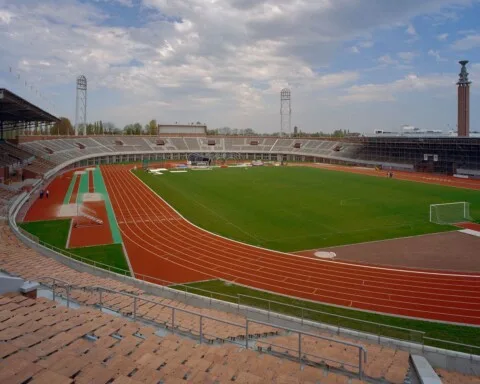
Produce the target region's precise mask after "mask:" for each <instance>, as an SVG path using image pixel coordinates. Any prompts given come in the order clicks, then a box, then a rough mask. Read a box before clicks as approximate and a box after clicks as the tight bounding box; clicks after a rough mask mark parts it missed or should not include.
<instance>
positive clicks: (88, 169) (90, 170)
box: [85, 167, 95, 172]
mask: <svg viewBox="0 0 480 384" xmlns="http://www.w3.org/2000/svg"><path fill="white" fill-rule="evenodd" d="M85 170H86V171H88V172H92V171H94V170H95V167H93V168H92V167H90V168H86V169H85Z"/></svg>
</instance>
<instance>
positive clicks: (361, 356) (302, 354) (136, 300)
mask: <svg viewBox="0 0 480 384" xmlns="http://www.w3.org/2000/svg"><path fill="white" fill-rule="evenodd" d="M39 280H40V282H42V284H43V285H44V286H45V287H48V288H50V289H51V290H52V295H53V300H56V298H57V296H61V290H62V289H64V290H65V300H66V304H67V308H69V307H70V303H73V302H75V301H74V300H72V297H71V295H72V291H74V290H80V291H82V292H90V293H92V296H93V297H97V298H98V299H97V303H96V304H93V305H94V306H96V307H97V308H99V309H100V310H101V309H102V308H106V309H109V310H112V311H115V312H118V313H121V314H122V315H123V316H125V317H130V318H131V319H132V320H133V321H142V320H143V321H146V322H148V323H154V324H156V325H158V326H165V327H166V328H167V329H170V331H171V332H172V333H175V332H176V331H180V332H182V325H181V324H180V323H179V322H178V323H177V322H176V320H175V319H176V317H178V316H176V315H177V313H183V314H187V315H189V316H192V317H197V318H198V334H196V333H195V330H194V329H192V328H185V329H184V330H183V333H188V334H190V335H191V336H194V337H197V338H198V340H199V342H200V344H202V343H203V342H204V341H205V340H206V339H207V340H212V338H211V337H214V338H215V340H222V341H226V342H230V343H234V344H240V345H242V346H244V347H245V348H246V349H251V348H250V345H249V340H250V339H251V338H254V337H255V336H254V335H252V334H250V332H249V330H250V329H251V324H261V325H264V326H265V327H270V328H273V329H282V330H284V331H286V332H288V333H289V334H290V333H297V334H298V349H297V350H296V351H297V354H296V360H297V361H298V362H299V363H300V364H303V363H310V362H315V363H317V364H318V363H325V362H334V363H336V364H339V365H341V366H342V367H352V368H355V369H356V370H357V373H358V377H359V378H360V379H362V378H363V374H364V370H363V364H364V363H365V362H366V361H367V350H366V348H365V347H364V346H363V345H360V344H354V343H349V342H346V341H342V340H336V339H333V338H330V337H326V336H321V335H316V334H313V333H309V332H304V331H301V330H297V329H293V328H288V327H284V326H279V325H276V324H272V323H268V322H263V321H259V320H253V319H249V318H245V324H239V323H235V322H232V321H227V320H222V319H218V318H215V317H212V316H208V315H205V314H202V313H198V312H195V311H190V310H187V309H183V308H178V307H175V306H172V305H169V304H163V303H158V302H156V301H154V300H150V299H147V298H143V297H141V296H138V295H134V294H131V293H127V292H120V291H116V290H114V289H110V288H105V287H99V286H96V287H82V286H78V285H74V284H70V283H68V282H66V281H63V280H60V279H57V278H55V277H50V276H46V277H42V278H40V279H39ZM44 280H50V281H51V282H52V283H51V284H48V283H46V282H45V281H44ZM59 289H60V292H59ZM94 293H98V296H96V295H95V294H94ZM104 294H112V295H120V296H122V297H127V298H130V299H132V304H131V305H132V311H129V312H127V313H125V307H123V308H121V309H120V311H119V309H118V308H115V307H114V306H112V307H109V306H108V305H106V303H105V300H104V299H105V297H104ZM75 303H76V302H75ZM90 303H91V301H90ZM146 303H149V304H154V305H156V306H160V307H162V308H167V309H168V310H171V315H170V317H169V318H167V320H166V321H165V322H163V323H159V322H157V321H156V320H155V319H151V318H148V317H146V316H144V315H141V314H140V313H139V311H138V309H139V306H140V305H142V304H146ZM150 309H151V308H150ZM205 320H209V321H213V322H218V323H221V324H226V325H228V326H232V327H236V328H240V329H241V330H242V332H241V335H242V336H241V339H242V340H241V342H239V341H238V340H237V338H238V336H234V337H231V336H229V337H228V338H221V337H218V336H215V335H213V334H208V333H206V332H205V326H204V321H205ZM306 336H308V337H311V338H315V339H319V340H325V341H328V342H330V343H337V344H340V345H342V346H348V347H353V348H356V349H358V364H352V363H350V362H348V361H342V360H334V359H331V358H329V357H328V356H320V355H316V354H312V353H309V352H306V351H305V350H304V349H303V348H302V346H303V339H304V337H306ZM264 340H266V339H264ZM264 343H266V342H265V341H264ZM266 344H269V345H271V346H276V345H275V344H273V343H266ZM278 347H281V348H285V347H283V346H278ZM286 349H290V348H286ZM290 350H293V349H290ZM308 356H310V357H313V358H316V359H318V360H312V359H308V358H307V357H308ZM289 357H292V356H290V355H289Z"/></svg>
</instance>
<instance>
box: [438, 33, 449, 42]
mask: <svg viewBox="0 0 480 384" xmlns="http://www.w3.org/2000/svg"><path fill="white" fill-rule="evenodd" d="M447 39H448V33H441V34H440V35H437V40H438V41H445V40H447Z"/></svg>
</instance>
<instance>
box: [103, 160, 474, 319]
mask: <svg viewBox="0 0 480 384" xmlns="http://www.w3.org/2000/svg"><path fill="white" fill-rule="evenodd" d="M130 169H131V166H123V165H120V166H119V165H113V166H102V173H103V176H104V180H105V184H106V186H107V190H108V193H109V195H110V198H111V202H112V205H113V209H114V211H115V216H116V218H117V221H118V223H119V227H120V231H121V233H122V236H123V241H124V244H125V247H126V249H127V253H128V256H129V259H130V262H131V264H132V268H133V270H134V272H135V273H136V274H144V275H148V276H153V277H156V278H159V279H165V280H167V281H172V282H188V281H195V280H205V279H211V278H223V279H226V280H230V281H233V282H236V283H240V284H245V285H249V286H252V287H255V288H260V289H265V290H269V291H273V292H278V293H282V294H287V295H291V296H296V297H301V298H305V299H310V300H315V301H321V302H324V303H331V304H335V305H341V306H345V307H352V308H357V309H363V310H370V311H377V312H383V313H389V314H395V315H403V316H412V317H417V318H424V319H432V320H441V321H450V322H459V323H468V324H475V325H480V276H479V275H473V274H471V275H469V274H464V275H460V274H449V273H435V272H425V271H423V272H422V271H412V270H401V269H388V268H378V267H371V266H365V265H358V264H357V265H355V264H348V263H336V262H332V261H323V260H318V259H313V258H309V257H302V256H298V255H289V254H284V253H280V252H275V251H270V250H266V249H261V248H256V247H253V246H250V245H247V244H242V243H238V242H235V241H232V240H229V239H225V238H222V237H219V236H216V235H213V234H211V233H209V232H207V231H204V230H202V229H200V228H198V227H196V226H194V225H193V224H191V223H190V222H188V221H187V220H185V219H183V218H182V217H181V216H180V215H179V214H178V213H177V212H176V211H174V210H173V209H172V208H171V207H170V206H169V205H168V204H167V203H166V202H164V201H163V200H162V199H161V198H160V197H159V196H157V195H156V194H155V193H154V192H153V191H152V190H150V189H149V188H148V187H147V186H146V185H145V184H143V182H141V181H140V180H139V179H138V178H137V177H136V176H135V175H133V174H132V173H131V172H130Z"/></svg>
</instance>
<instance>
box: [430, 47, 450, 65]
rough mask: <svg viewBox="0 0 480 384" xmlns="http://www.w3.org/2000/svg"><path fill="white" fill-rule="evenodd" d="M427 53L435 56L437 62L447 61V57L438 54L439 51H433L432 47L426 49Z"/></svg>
mask: <svg viewBox="0 0 480 384" xmlns="http://www.w3.org/2000/svg"><path fill="white" fill-rule="evenodd" d="M428 55H429V56H433V57H434V58H435V60H437V62H441V61H447V59H445V58H443V57H441V56H440V53H439V52H438V51H435V50H433V49H430V50H429V51H428Z"/></svg>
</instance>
